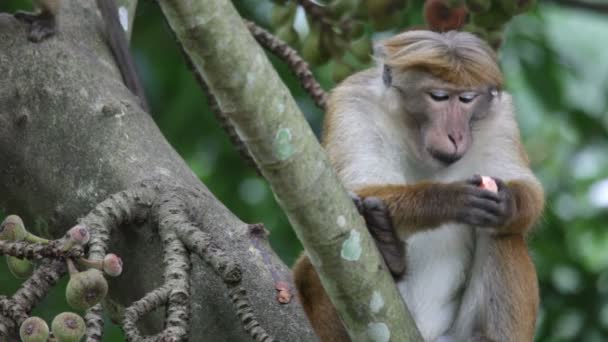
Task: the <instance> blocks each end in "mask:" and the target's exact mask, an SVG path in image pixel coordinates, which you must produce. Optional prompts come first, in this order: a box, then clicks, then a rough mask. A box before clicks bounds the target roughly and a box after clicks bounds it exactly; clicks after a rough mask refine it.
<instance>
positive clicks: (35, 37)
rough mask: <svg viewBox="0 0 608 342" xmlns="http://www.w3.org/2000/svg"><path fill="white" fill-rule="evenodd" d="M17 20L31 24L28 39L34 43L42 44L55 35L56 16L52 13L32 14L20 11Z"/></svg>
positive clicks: (16, 16)
mask: <svg viewBox="0 0 608 342" xmlns="http://www.w3.org/2000/svg"><path fill="white" fill-rule="evenodd" d="M15 18H17V19H19V20H21V21H24V22H26V23H28V24H30V32H29V34H28V36H27V37H28V39H29V40H30V41H32V42H35V43H37V42H40V41H42V40H44V39H45V38H48V37H50V36H52V35H54V34H55V28H56V21H55V16H54V15H53V14H52V13H50V12H44V11H43V12H41V13H30V12H24V11H19V12H16V13H15Z"/></svg>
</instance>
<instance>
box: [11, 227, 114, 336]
mask: <svg viewBox="0 0 608 342" xmlns="http://www.w3.org/2000/svg"><path fill="white" fill-rule="evenodd" d="M90 236H91V235H90V232H89V229H88V228H87V227H86V226H85V225H84V224H77V225H76V226H74V227H72V228H71V229H69V230H68V231H67V233H66V234H65V236H64V237H62V238H60V239H58V240H47V239H44V238H42V237H39V236H36V235H35V234H32V233H31V232H29V231H28V230H27V229H26V227H25V224H24V223H23V220H22V219H21V218H20V217H19V216H17V215H9V216H7V217H6V218H5V219H4V221H2V223H1V224H0V240H1V241H7V242H19V241H23V242H26V243H32V244H50V243H53V244H56V245H57V246H59V247H60V249H61V250H62V251H65V252H67V251H69V250H70V249H72V248H75V247H76V246H80V247H82V248H84V247H85V246H86V244H87V243H88V242H89V239H90ZM5 258H6V262H7V265H8V268H9V270H10V272H11V273H12V274H13V275H14V276H15V277H17V278H19V279H26V278H29V277H30V276H31V275H32V273H33V272H34V269H35V267H36V263H35V262H34V261H30V260H26V259H22V258H18V257H15V256H9V255H7V256H5ZM65 260H66V263H67V268H68V271H69V274H70V280H69V281H68V284H67V287H66V292H65V297H66V301H67V303H68V305H69V306H70V307H71V308H73V309H74V310H76V311H80V312H82V311H84V310H87V309H89V308H91V307H92V306H94V305H96V304H98V303H100V302H101V301H102V300H103V299H104V298H105V296H106V294H107V293H108V282H107V281H106V279H105V277H104V274H105V275H108V276H111V277H117V276H119V275H120V274H121V273H122V266H123V265H122V260H121V259H120V257H118V256H117V255H116V254H112V253H110V254H106V255H105V257H104V258H103V259H101V260H90V259H86V258H77V259H71V258H66V259H65ZM85 328H86V327H85V322H84V320H83V319H82V317H81V316H80V315H79V314H77V313H73V312H63V313H60V314H58V315H57V316H55V318H54V319H53V321H52V323H51V329H49V326H48V325H47V323H46V322H45V321H44V320H43V319H42V318H40V317H35V316H32V317H29V318H27V319H26V320H25V321H23V322H22V323H21V326H20V328H19V335H20V337H21V340H22V341H23V342H47V341H49V342H53V341H55V342H77V341H80V340H81V338H82V337H83V336H84V334H85Z"/></svg>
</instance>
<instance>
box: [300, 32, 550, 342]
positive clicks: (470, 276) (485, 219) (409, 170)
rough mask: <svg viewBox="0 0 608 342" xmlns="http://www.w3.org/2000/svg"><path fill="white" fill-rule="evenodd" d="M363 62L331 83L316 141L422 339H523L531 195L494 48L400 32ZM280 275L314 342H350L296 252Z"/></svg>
mask: <svg viewBox="0 0 608 342" xmlns="http://www.w3.org/2000/svg"><path fill="white" fill-rule="evenodd" d="M376 60H377V66H375V67H372V68H370V69H368V70H365V71H361V72H359V73H356V74H354V75H351V76H350V77H349V78H347V79H346V80H345V81H343V82H342V83H341V84H339V85H338V86H337V87H336V88H334V89H333V90H332V92H331V94H330V97H329V100H328V109H327V114H326V118H325V120H324V125H323V134H322V143H323V146H324V147H325V150H326V152H327V154H328V157H329V160H330V162H331V164H332V166H333V167H334V168H335V169H336V172H337V174H338V176H339V178H340V180H341V181H342V182H343V184H344V185H345V187H346V188H347V189H348V190H349V191H351V192H353V193H354V195H353V198H354V200H355V204H357V208H358V209H359V210H360V212H361V213H362V215H363V217H364V219H365V221H366V223H367V225H368V228H369V229H370V232H371V233H372V235H373V236H374V238H375V239H376V242H377V246H378V247H379V249H380V252H381V254H382V256H383V257H384V259H385V262H386V266H387V267H388V268H389V270H390V271H391V272H392V273H393V276H394V279H395V281H396V285H397V289H398V290H399V293H400V294H401V297H402V298H403V300H404V302H405V304H406V306H407V308H408V309H409V311H410V313H411V314H412V317H413V319H414V321H415V322H416V325H417V327H418V329H419V331H420V333H421V335H422V337H423V339H424V340H425V341H441V342H448V341H451V342H460V341H496V342H505V341H507V342H509V341H512V342H525V341H532V340H533V336H534V328H535V321H536V314H537V310H538V304H539V294H538V280H537V276H536V270H535V268H534V265H533V263H532V260H531V258H530V255H529V253H528V248H527V244H526V240H525V237H526V234H527V232H528V231H529V230H530V229H531V228H532V226H533V225H534V224H535V223H536V221H537V220H538V219H539V218H540V216H541V214H542V210H543V207H544V193H543V189H542V186H541V184H540V182H539V181H538V180H537V179H536V177H535V176H534V174H533V173H532V171H531V169H530V166H529V161H528V156H527V154H526V152H525V150H524V148H523V145H522V143H521V139H520V135H519V128H518V125H517V122H516V119H515V112H514V109H513V105H512V99H511V95H510V94H509V93H508V92H507V91H506V90H504V89H503V87H504V85H503V83H504V82H503V75H502V72H501V70H500V68H499V66H498V62H497V56H496V54H495V53H494V51H493V50H492V49H491V48H490V47H489V46H488V45H487V43H485V42H484V41H482V40H481V39H479V38H478V37H476V36H474V35H473V34H470V33H466V32H457V31H448V32H445V33H437V32H432V31H426V30H413V31H405V32H403V33H400V34H397V35H395V36H393V37H391V38H387V39H386V40H383V41H381V42H380V43H379V45H378V48H377V53H376ZM480 175H487V176H490V177H492V179H493V180H494V181H495V182H496V185H497V191H496V192H492V191H489V190H486V189H484V188H482V187H481V182H482V179H481V177H480ZM391 230H393V231H394V234H391ZM378 232H380V233H381V236H378V234H377V233H378ZM394 239H397V240H400V242H402V245H400V244H398V243H395V241H393V240H394ZM378 240H380V241H378ZM386 245H389V247H390V251H388V252H387V251H383V250H382V249H383V248H384V246H386ZM336 253H339V252H336ZM399 257H400V258H402V259H403V261H402V262H401V263H399V262H398V261H395V258H399ZM391 264H392V265H391ZM293 276H294V282H295V285H296V289H297V291H298V296H299V299H300V302H301V304H302V306H303V308H304V311H305V312H306V315H307V316H308V318H309V320H310V322H311V324H312V327H313V329H314V330H315V332H316V333H317V335H318V336H319V337H320V338H321V340H322V341H349V340H350V339H349V337H348V334H347V333H346V330H345V329H344V326H343V324H342V322H341V321H340V319H339V317H338V315H337V312H336V310H335V308H334V306H333V305H332V304H331V301H330V300H329V298H328V297H327V294H326V293H325V291H324V290H323V287H322V284H321V282H320V279H319V276H318V275H317V273H316V272H315V270H314V268H313V265H312V264H311V261H310V260H309V258H308V257H307V256H306V254H303V255H302V256H301V257H300V258H299V259H298V260H297V261H296V263H295V265H294V267H293Z"/></svg>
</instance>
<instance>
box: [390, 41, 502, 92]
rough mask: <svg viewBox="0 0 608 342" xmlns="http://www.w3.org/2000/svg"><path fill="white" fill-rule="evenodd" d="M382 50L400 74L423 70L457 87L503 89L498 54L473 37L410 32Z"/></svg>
mask: <svg viewBox="0 0 608 342" xmlns="http://www.w3.org/2000/svg"><path fill="white" fill-rule="evenodd" d="M382 46H383V47H384V49H385V50H386V55H387V56H386V59H385V63H386V64H388V65H389V66H391V67H394V68H396V69H397V70H400V71H404V70H408V69H412V68H421V69H424V70H426V71H428V72H430V73H431V74H433V75H434V76H435V77H438V78H441V79H443V80H445V81H447V82H450V83H453V84H455V85H463V86H477V85H480V84H483V85H486V84H487V85H494V86H497V87H502V85H503V77H502V72H501V71H500V68H499V67H498V64H497V63H496V54H495V53H494V51H493V50H492V49H491V48H490V47H489V46H487V45H486V44H485V43H483V42H482V41H481V40H479V39H477V38H475V37H474V36H471V35H462V34H459V33H458V32H456V31H451V32H447V33H444V34H440V33H436V32H431V31H423V30H421V31H407V32H404V33H401V34H398V35H396V36H394V37H391V38H389V39H387V40H385V41H384V42H382Z"/></svg>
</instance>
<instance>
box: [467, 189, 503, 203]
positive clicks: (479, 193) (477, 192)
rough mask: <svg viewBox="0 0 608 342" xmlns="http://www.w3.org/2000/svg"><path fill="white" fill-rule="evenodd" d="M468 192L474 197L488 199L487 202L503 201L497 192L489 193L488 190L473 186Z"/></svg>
mask: <svg viewBox="0 0 608 342" xmlns="http://www.w3.org/2000/svg"><path fill="white" fill-rule="evenodd" d="M468 192H469V194H470V195H471V196H473V197H477V198H482V199H487V200H491V201H494V202H500V201H501V198H500V195H499V194H498V193H495V192H492V191H488V190H486V189H482V188H480V187H475V186H471V187H470V188H469V189H468Z"/></svg>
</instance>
